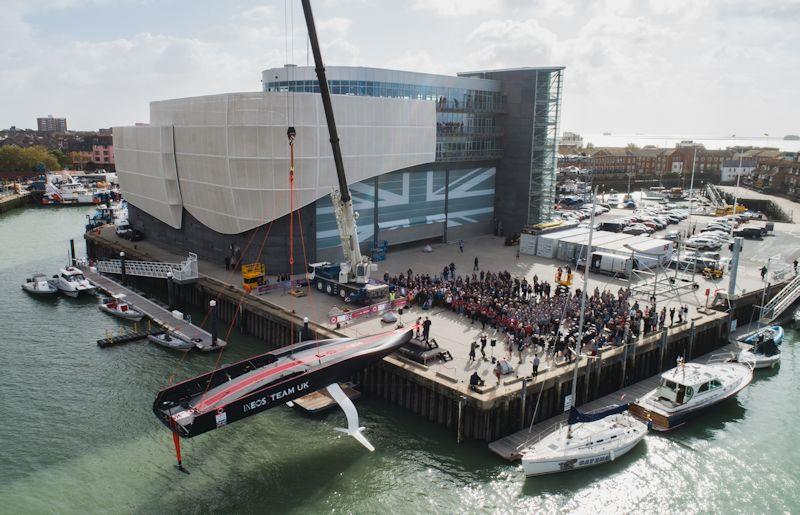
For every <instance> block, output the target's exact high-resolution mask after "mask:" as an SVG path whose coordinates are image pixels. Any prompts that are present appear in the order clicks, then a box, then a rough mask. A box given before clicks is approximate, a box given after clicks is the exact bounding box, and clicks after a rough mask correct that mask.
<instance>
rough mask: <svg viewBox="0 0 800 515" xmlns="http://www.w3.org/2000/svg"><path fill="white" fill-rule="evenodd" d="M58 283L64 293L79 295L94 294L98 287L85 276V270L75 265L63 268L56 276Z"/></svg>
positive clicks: (70, 295)
mask: <svg viewBox="0 0 800 515" xmlns="http://www.w3.org/2000/svg"><path fill="white" fill-rule="evenodd" d="M56 285H57V286H58V289H59V290H61V291H62V292H63V293H64V295H67V296H69V297H73V298H74V297H77V296H78V295H94V294H95V292H96V291H97V288H95V286H94V285H93V284H92V283H91V282H89V280H88V279H87V278H86V277H84V276H83V272H81V270H80V269H78V268H75V267H74V266H68V267H66V268H62V269H61V270H60V271H59V275H58V276H57V277H56Z"/></svg>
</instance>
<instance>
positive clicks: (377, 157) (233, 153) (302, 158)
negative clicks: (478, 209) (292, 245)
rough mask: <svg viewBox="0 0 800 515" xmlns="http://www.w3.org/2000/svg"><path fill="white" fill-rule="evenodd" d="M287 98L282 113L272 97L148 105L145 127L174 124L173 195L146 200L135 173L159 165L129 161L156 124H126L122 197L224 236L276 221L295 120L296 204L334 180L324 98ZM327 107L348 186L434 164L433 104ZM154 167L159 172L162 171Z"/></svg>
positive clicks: (346, 102)
mask: <svg viewBox="0 0 800 515" xmlns="http://www.w3.org/2000/svg"><path fill="white" fill-rule="evenodd" d="M290 96H291V99H290V107H289V111H288V113H287V109H286V99H287V98H286V95H285V94H279V93H260V92H259V93H231V94H225V95H211V96H205V97H195V98H186V99H177V100H167V101H161V102H153V103H152V104H151V114H150V118H151V123H152V124H153V125H155V126H164V128H168V126H173V125H174V137H175V160H176V161H177V169H178V173H177V178H178V179H177V180H178V184H179V186H180V199H178V203H177V204H176V203H175V199H172V200H173V203H172V204H170V208H169V209H167V210H166V211H169V213H165V212H164V211H165V208H164V207H162V206H160V205H159V202H160V203H161V204H164V203H165V202H166V200H165V199H161V198H150V196H155V197H158V192H155V191H154V188H153V187H152V186H150V187H148V186H145V185H144V183H145V182H146V181H145V180H143V179H137V178H136V177H137V176H150V175H153V173H154V171H153V167H155V166H157V164H156V163H153V162H149V161H146V160H144V159H134V158H133V157H130V155H133V154H134V153H136V152H146V151H150V148H151V147H152V146H153V145H152V144H150V143H149V142H147V141H144V140H145V139H146V137H147V136H149V135H150V133H151V132H152V131H154V130H160V128H159V127H152V126H151V127H128V128H124V131H125V134H126V135H128V134H130V135H132V139H129V144H128V145H126V146H123V167H122V168H121V169H120V175H121V176H125V177H123V178H121V179H120V182H121V183H122V189H123V194H124V195H125V196H126V197H130V198H131V200H132V202H133V203H134V204H137V205H138V206H139V207H141V208H142V209H144V210H145V211H148V212H151V214H153V215H154V216H156V218H158V219H160V220H162V221H164V222H165V223H168V224H170V225H172V226H173V227H179V226H180V217H178V216H176V209H175V208H176V207H180V206H182V207H184V208H185V209H186V210H187V211H188V212H189V213H191V214H192V216H193V217H194V218H196V219H197V220H198V221H200V222H201V223H202V224H204V225H206V226H208V227H209V228H211V229H213V230H214V231H216V232H219V233H223V234H238V233H241V232H244V231H248V230H250V229H253V228H255V227H257V226H259V225H262V224H264V223H265V222H266V221H269V220H274V219H278V218H281V217H282V216H284V215H286V214H287V213H288V212H289V210H290V204H289V202H288V200H287V199H288V191H289V189H290V188H289V145H288V140H287V136H286V129H287V126H288V125H289V124H292V126H294V127H295V128H296V131H297V138H296V140H295V181H294V199H295V203H294V206H295V207H302V206H307V205H309V204H311V203H313V202H314V201H316V200H317V199H319V198H321V197H323V196H326V195H329V194H330V191H331V187H332V186H333V185H335V184H336V183H337V181H336V174H335V169H334V164H333V158H332V153H331V149H330V144H329V142H328V133H327V126H326V124H325V116H324V112H323V109H322V102H321V99H320V97H319V95H317V94H306V93H293V94H291V95H290ZM333 103H334V112H335V116H336V120H337V127H338V128H339V133H340V139H341V146H342V153H343V159H344V163H345V167H346V171H347V177H348V181H350V182H351V183H353V182H358V181H362V180H365V179H369V178H370V177H374V176H376V175H381V174H385V173H387V172H390V171H392V170H398V169H402V168H407V167H410V166H415V165H419V164H423V163H428V162H432V161H433V160H434V158H435V144H436V113H435V109H434V105H433V104H432V103H431V102H422V101H413V100H400V99H389V98H368V97H347V96H341V95H340V96H337V97H336V98H335V99H334V102H333ZM119 131H120V133H122V129H119ZM156 150H157V151H163V150H164V149H163V148H158V149H156ZM169 150H170V151H171V148H170V149H169ZM126 151H127V152H128V153H129V154H126ZM157 172H158V173H156V176H157V177H162V176H164V172H163V171H157ZM164 186H165V187H164V190H167V188H166V184H165V185H164ZM174 189H175V188H173V189H172V190H174ZM172 190H169V191H172Z"/></svg>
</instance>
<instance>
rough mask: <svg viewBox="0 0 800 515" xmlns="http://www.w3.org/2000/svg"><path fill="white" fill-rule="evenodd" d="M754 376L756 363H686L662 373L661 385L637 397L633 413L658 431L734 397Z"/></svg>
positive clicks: (677, 424)
mask: <svg viewBox="0 0 800 515" xmlns="http://www.w3.org/2000/svg"><path fill="white" fill-rule="evenodd" d="M752 380H753V365H752V364H751V363H737V362H729V361H712V362H709V363H707V364H701V363H684V362H683V361H682V360H681V359H679V360H678V366H677V367H675V368H673V369H671V370H668V371H666V372H664V373H663V374H661V381H660V383H659V385H658V387H657V388H655V389H654V390H652V391H650V392H648V393H647V394H645V395H644V396H643V397H641V398H640V399H637V400H636V402H634V403H633V404H632V405H631V406H630V413H631V414H632V415H634V416H636V417H638V418H639V419H640V420H642V421H644V422H648V423H650V427H651V429H654V430H656V431H670V430H672V429H675V428H677V427H680V426H682V425H683V424H685V423H686V422H687V421H688V420H690V419H692V418H694V417H696V416H698V415H700V414H702V413H703V412H705V411H706V410H708V409H709V408H712V407H714V406H716V405H718V404H719V403H721V402H723V401H725V400H728V399H730V398H732V397H734V396H735V395H736V394H737V393H739V392H740V391H741V390H742V389H743V388H744V387H745V386H747V385H748V384H750V382H751V381H752Z"/></svg>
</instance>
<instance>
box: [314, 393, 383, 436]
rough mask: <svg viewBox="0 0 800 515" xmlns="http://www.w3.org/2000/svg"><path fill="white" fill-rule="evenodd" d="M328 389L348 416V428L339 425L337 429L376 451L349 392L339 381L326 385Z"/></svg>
mask: <svg viewBox="0 0 800 515" xmlns="http://www.w3.org/2000/svg"><path fill="white" fill-rule="evenodd" d="M326 390H328V393H329V394H331V397H333V400H335V401H336V402H337V403H338V404H339V407H341V408H342V411H344V415H345V417H346V418H347V428H346V429H345V428H341V427H337V428H335V429H336V430H337V431H341V432H342V433H347V434H348V435H350V436H352V437H353V438H355V439H356V441H357V442H358V443H360V444H361V445H363V446H364V447H366V448H367V449H368V450H369V451H374V450H375V447H373V446H372V444H371V443H369V441H368V440H367V438H366V437H365V436H364V434H363V431H364V429H365V428H364V427H360V426H359V425H358V411H356V407H355V405H354V404H353V401H351V400H350V397H348V396H347V394H345V393H344V392H343V391H342V388H341V387H340V386H339V383H333V384H329V385H328V386H327V387H326Z"/></svg>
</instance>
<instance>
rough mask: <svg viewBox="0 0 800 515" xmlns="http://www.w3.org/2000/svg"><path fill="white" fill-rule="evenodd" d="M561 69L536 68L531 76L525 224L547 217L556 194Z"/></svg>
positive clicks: (537, 221) (546, 218)
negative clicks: (532, 89)
mask: <svg viewBox="0 0 800 515" xmlns="http://www.w3.org/2000/svg"><path fill="white" fill-rule="evenodd" d="M562 75H563V70H560V69H554V70H539V71H537V72H536V76H535V78H534V95H535V97H534V102H533V117H532V123H533V141H532V145H531V164H530V194H529V202H528V219H527V223H528V224H531V225H532V224H537V223H539V222H543V221H547V220H551V219H552V218H553V207H554V203H555V195H556V166H557V159H558V141H557V136H558V132H559V130H558V125H559V120H560V118H561V117H560V111H561V82H562Z"/></svg>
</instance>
